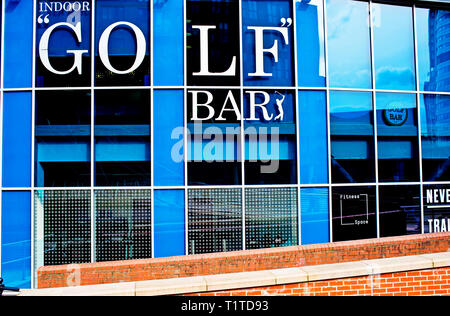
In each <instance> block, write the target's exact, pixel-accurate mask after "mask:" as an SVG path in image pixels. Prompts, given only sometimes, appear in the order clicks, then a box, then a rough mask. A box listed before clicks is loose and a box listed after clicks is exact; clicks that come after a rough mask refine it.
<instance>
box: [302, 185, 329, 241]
mask: <svg viewBox="0 0 450 316" xmlns="http://www.w3.org/2000/svg"><path fill="white" fill-rule="evenodd" d="M300 199H301V200H300V205H301V225H302V226H301V231H300V233H301V241H302V243H301V244H302V245H309V244H319V243H326V242H329V241H330V215H329V210H328V209H329V202H330V200H329V198H328V189H325V188H319V189H301V190H300Z"/></svg>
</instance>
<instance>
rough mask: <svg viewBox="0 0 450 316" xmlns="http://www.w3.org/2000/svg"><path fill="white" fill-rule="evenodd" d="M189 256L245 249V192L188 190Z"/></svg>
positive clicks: (233, 190) (237, 190) (232, 190)
mask: <svg viewBox="0 0 450 316" xmlns="http://www.w3.org/2000/svg"><path fill="white" fill-rule="evenodd" d="M188 247H189V254H191V255H192V254H201V253H212V252H226V251H236V250H242V191H241V190H240V189H200V190H197V189H196V190H188Z"/></svg>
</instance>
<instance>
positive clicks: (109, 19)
mask: <svg viewBox="0 0 450 316" xmlns="http://www.w3.org/2000/svg"><path fill="white" fill-rule="evenodd" d="M95 3H96V7H95V8H96V11H95V12H96V16H95V47H96V48H95V73H96V76H95V77H96V79H95V84H96V85H97V86H130V85H131V86H149V85H150V38H151V37H150V9H151V5H150V0H127V1H126V5H123V4H120V3H119V1H116V0H98V1H96V2H95ZM123 21H125V22H127V23H131V24H133V25H134V26H136V27H137V28H139V30H140V31H138V33H136V32H135V31H133V29H132V28H131V26H130V25H127V26H126V25H124V24H120V25H118V26H116V27H115V28H114V29H113V30H112V31H111V33H110V37H109V40H108V53H109V61H110V64H111V66H112V67H113V68H114V69H115V70H118V71H127V70H129V69H131V68H132V66H133V65H134V64H135V62H136V53H137V45H138V43H137V35H136V34H140V35H143V36H144V39H145V43H142V42H143V41H144V39H142V42H141V43H140V44H145V56H144V58H143V60H142V62H141V63H140V64H139V66H138V67H137V69H136V70H134V71H132V72H128V73H125V74H118V73H117V71H115V72H113V71H112V70H111V69H109V68H106V66H105V65H104V62H102V61H101V59H100V57H99V41H100V38H101V36H102V35H103V34H104V32H105V30H106V29H107V28H108V27H110V26H111V25H113V24H114V23H117V22H123Z"/></svg>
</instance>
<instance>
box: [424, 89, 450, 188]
mask: <svg viewBox="0 0 450 316" xmlns="http://www.w3.org/2000/svg"><path fill="white" fill-rule="evenodd" d="M449 108H450V96H447V95H431V94H423V95H421V96H420V119H421V125H420V127H421V132H422V159H423V160H422V170H423V179H424V181H448V180H450V169H449V167H450V164H449V163H450V161H449V157H450V127H449V126H450V125H449V124H450V115H449V112H448V109H449Z"/></svg>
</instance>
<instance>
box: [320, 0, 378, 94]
mask: <svg viewBox="0 0 450 316" xmlns="http://www.w3.org/2000/svg"><path fill="white" fill-rule="evenodd" d="M326 5H327V40H328V44H327V45H328V75H329V84H330V87H340V88H360V89H362V88H366V89H370V88H371V87H372V71H371V65H370V63H371V57H370V31H369V23H368V21H369V6H368V4H367V3H366V2H360V1H351V0H327V2H326ZM349 48H351V49H349Z"/></svg>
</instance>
